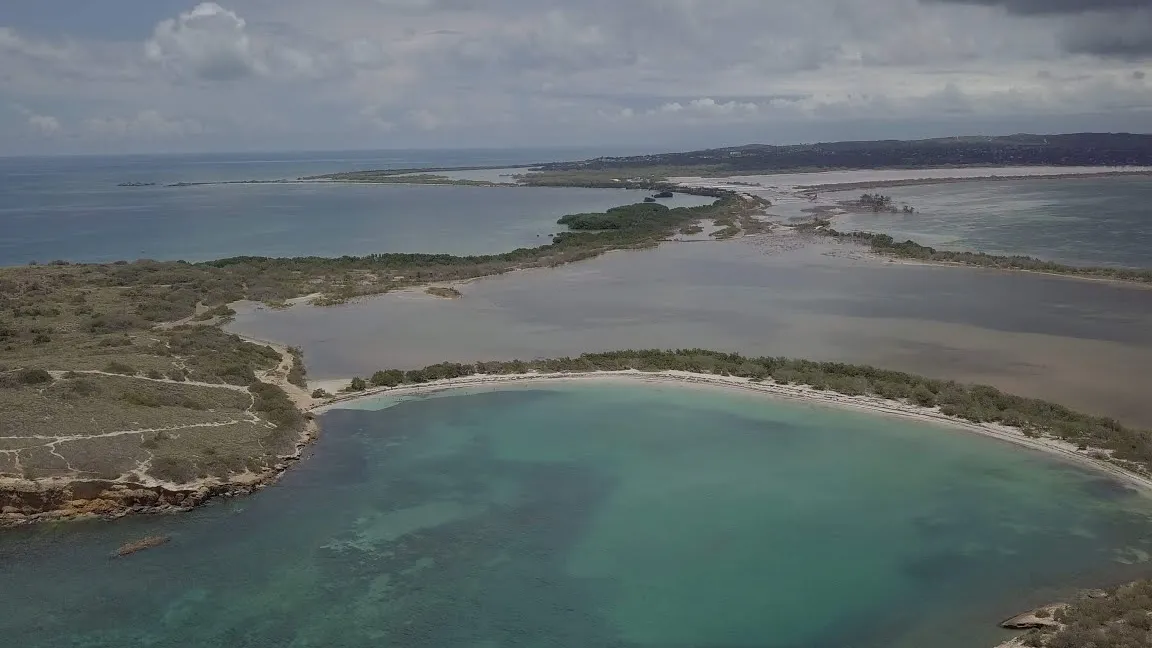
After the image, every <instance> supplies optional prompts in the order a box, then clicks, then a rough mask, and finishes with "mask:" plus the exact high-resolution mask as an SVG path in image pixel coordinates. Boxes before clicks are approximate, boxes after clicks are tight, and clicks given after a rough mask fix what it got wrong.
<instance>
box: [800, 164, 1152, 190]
mask: <svg viewBox="0 0 1152 648" xmlns="http://www.w3.org/2000/svg"><path fill="white" fill-rule="evenodd" d="M1022 168H1026V167H1022ZM1106 168H1111V167H1106ZM1123 177H1138V178H1139V177H1152V169H1140V170H1135V171H1100V172H1098V173H1093V172H1078V173H1049V174H1043V175H990V176H970V177H969V176H960V177H952V178H948V177H940V178H909V179H906V180H874V181H861V182H839V183H830V184H812V185H796V187H795V188H796V189H797V190H799V191H813V190H820V191H833V192H835V191H851V190H853V189H879V188H884V187H914V186H924V185H937V184H958V183H965V182H1009V181H1019V180H1086V179H1092V178H1123Z"/></svg>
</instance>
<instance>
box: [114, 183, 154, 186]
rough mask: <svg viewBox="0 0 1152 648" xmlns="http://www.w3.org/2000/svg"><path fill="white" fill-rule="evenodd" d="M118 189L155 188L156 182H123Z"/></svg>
mask: <svg viewBox="0 0 1152 648" xmlns="http://www.w3.org/2000/svg"><path fill="white" fill-rule="evenodd" d="M116 186H117V187H155V186H156V183H155V182H121V183H120V184H118V185H116Z"/></svg>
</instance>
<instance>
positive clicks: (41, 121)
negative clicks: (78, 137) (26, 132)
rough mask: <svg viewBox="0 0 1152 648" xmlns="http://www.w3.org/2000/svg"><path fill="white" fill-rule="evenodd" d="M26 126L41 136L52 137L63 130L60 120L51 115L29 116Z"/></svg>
mask: <svg viewBox="0 0 1152 648" xmlns="http://www.w3.org/2000/svg"><path fill="white" fill-rule="evenodd" d="M28 126H29V127H31V128H32V130H34V131H36V132H37V133H39V134H41V135H45V136H48V137H53V136H56V135H59V134H60V132H61V131H62V130H64V129H63V127H61V126H60V120H59V119H56V118H55V117H53V116H52V115H31V116H29V117H28Z"/></svg>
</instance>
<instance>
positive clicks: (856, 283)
mask: <svg viewBox="0 0 1152 648" xmlns="http://www.w3.org/2000/svg"><path fill="white" fill-rule="evenodd" d="M458 288H459V289H460V290H461V292H462V293H463V298H461V299H457V300H441V299H436V298H432V297H429V296H427V295H424V294H422V293H416V292H405V293H395V294H390V295H384V296H381V297H375V298H369V299H364V300H361V301H358V302H355V303H352V304H347V305H344V306H339V307H331V308H313V307H308V306H297V307H295V308H292V309H289V310H286V311H269V310H265V309H262V308H259V307H250V308H246V309H242V310H241V312H240V313H239V314H238V316H237V319H236V322H235V323H234V324H233V325H232V330H234V331H237V332H240V333H243V334H246V335H251V336H253V337H258V338H264V339H273V340H277V341H281V342H286V343H291V344H296V345H300V346H301V347H303V348H304V350H305V353H306V354H307V358H308V367H309V372H310V376H311V377H312V378H336V377H346V376H351V375H355V374H360V375H365V374H370V373H372V372H373V371H376V370H377V369H381V368H389V367H397V368H410V367H416V366H423V365H426V364H431V363H435V362H441V361H445V360H450V361H460V362H466V361H474V360H487V359H512V358H517V357H519V358H532V357H541V356H543V357H553V356H557V355H565V354H578V353H582V352H589V351H600V350H610V349H620V348H649V347H664V348H676V347H702V348H712V349H719V350H729V351H738V352H741V353H745V354H757V355H759V354H764V355H786V356H799V357H807V358H812V359H818V360H834V361H844V362H859V363H868V364H874V365H878V366H882V367H886V368H891V369H899V370H905V371H911V372H916V373H922V374H926V375H931V376H935V377H940V378H948V379H955V380H961V381H972V382H983V383H989V384H992V385H995V386H997V387H1000V388H1001V389H1004V390H1006V391H1011V392H1014V393H1018V394H1021V395H1025V396H1033V397H1039V398H1046V399H1051V400H1054V401H1057V402H1060V403H1063V404H1066V405H1069V406H1072V407H1075V408H1078V409H1082V410H1085V411H1089V412H1094V413H1098V414H1101V415H1109V416H1114V417H1117V418H1119V419H1122V420H1124V421H1126V422H1128V423H1130V424H1134V425H1141V426H1152V403H1149V401H1148V398H1147V395H1148V388H1149V383H1150V381H1149V378H1148V370H1147V367H1149V366H1152V290H1149V289H1147V288H1144V287H1139V286H1132V285H1126V284H1119V283H1108V282H1101V281H1087V280H1080V279H1069V278H1063V277H1055V276H1046V275H1039V274H1030V273H1016V272H1001V271H993V270H985V269H974V268H960V267H943V266H930V265H912V264H900V263H891V262H888V261H886V260H883V259H879V258H876V257H872V256H870V255H867V254H864V253H863V252H862V251H861V250H860V249H859V248H855V247H853V246H841V245H836V244H830V243H823V242H812V241H801V240H798V239H789V238H781V237H778V236H767V237H749V238H746V239H742V240H739V241H727V242H691V243H674V244H665V245H662V246H660V247H659V248H656V249H652V250H645V251H630V252H620V253H613V254H609V255H606V256H604V257H601V258H598V259H594V260H591V261H587V262H583V263H578V264H574V265H570V266H565V267H561V268H556V269H549V270H540V271H529V272H521V273H513V274H510V275H505V276H501V277H492V278H488V279H482V280H478V281H474V282H471V283H468V284H465V285H461V286H458Z"/></svg>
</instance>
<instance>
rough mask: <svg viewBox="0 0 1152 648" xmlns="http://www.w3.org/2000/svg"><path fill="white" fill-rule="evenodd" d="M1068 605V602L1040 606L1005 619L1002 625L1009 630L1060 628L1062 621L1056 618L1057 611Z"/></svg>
mask: <svg viewBox="0 0 1152 648" xmlns="http://www.w3.org/2000/svg"><path fill="white" fill-rule="evenodd" d="M1066 607H1068V604H1067V603H1053V604H1052V605H1045V606H1043V607H1038V608H1036V609H1035V610H1030V611H1028V612H1025V613H1023V614H1017V615H1016V616H1014V617H1012V618H1009V619H1005V620H1004V621H1001V622H1000V627H1001V628H1005V629H1007V630H1035V629H1037V628H1058V627H1060V625H1061V624H1060V622H1059V621H1057V620H1056V613H1057V612H1058V611H1060V610H1062V609H1064V608H1066Z"/></svg>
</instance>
